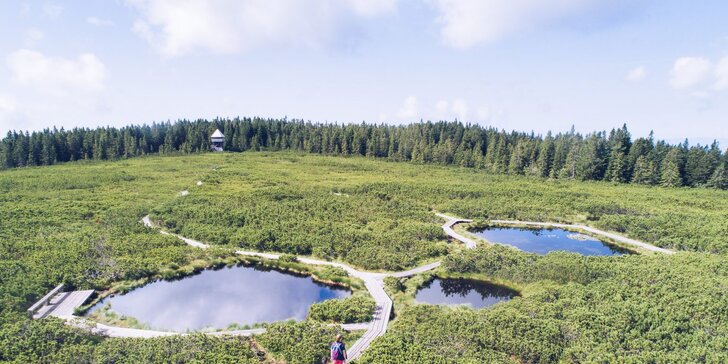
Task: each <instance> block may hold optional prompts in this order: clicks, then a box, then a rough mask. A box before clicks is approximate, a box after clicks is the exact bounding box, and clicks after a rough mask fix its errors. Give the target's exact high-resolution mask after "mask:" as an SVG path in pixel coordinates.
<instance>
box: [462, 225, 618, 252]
mask: <svg viewBox="0 0 728 364" xmlns="http://www.w3.org/2000/svg"><path fill="white" fill-rule="evenodd" d="M473 234H475V235H476V236H479V237H481V238H484V239H485V240H488V241H490V242H492V243H499V244H507V245H512V246H514V247H516V248H518V249H521V250H523V251H526V252H530V253H536V254H541V255H544V254H547V253H549V252H552V251H557V250H563V251H568V252H573V253H579V254H582V255H621V254H625V253H627V251H625V250H623V249H619V248H617V247H615V246H612V245H609V244H606V243H603V242H601V241H600V240H599V239H597V238H594V237H591V236H588V235H582V234H574V233H572V232H570V231H566V230H563V229H524V228H504V227H496V228H487V229H485V230H480V231H473Z"/></svg>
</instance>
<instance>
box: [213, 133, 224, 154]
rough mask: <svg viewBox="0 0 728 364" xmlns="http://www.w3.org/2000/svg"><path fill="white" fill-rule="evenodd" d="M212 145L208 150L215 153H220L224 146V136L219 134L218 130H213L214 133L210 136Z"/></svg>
mask: <svg viewBox="0 0 728 364" xmlns="http://www.w3.org/2000/svg"><path fill="white" fill-rule="evenodd" d="M210 141H211V142H212V145H211V146H210V149H212V150H213V151H215V152H222V147H223V145H225V135H223V134H222V133H221V132H220V129H215V132H214V133H212V135H211V136H210Z"/></svg>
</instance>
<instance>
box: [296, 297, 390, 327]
mask: <svg viewBox="0 0 728 364" xmlns="http://www.w3.org/2000/svg"><path fill="white" fill-rule="evenodd" d="M375 308H376V303H375V302H374V299H373V298H372V297H371V296H370V295H369V294H368V293H364V294H358V295H354V296H351V297H347V298H341V299H331V300H326V301H322V302H319V303H314V304H313V305H311V309H310V310H309V311H308V319H310V320H314V321H323V322H335V323H343V324H350V323H355V322H369V321H371V320H372V317H374V309H375Z"/></svg>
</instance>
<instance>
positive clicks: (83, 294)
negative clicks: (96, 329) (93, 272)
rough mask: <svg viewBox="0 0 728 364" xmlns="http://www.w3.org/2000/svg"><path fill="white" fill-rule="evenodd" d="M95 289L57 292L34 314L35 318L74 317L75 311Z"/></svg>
mask: <svg viewBox="0 0 728 364" xmlns="http://www.w3.org/2000/svg"><path fill="white" fill-rule="evenodd" d="M93 293H94V291H93V290H92V289H91V290H86V291H73V292H57V293H56V294H55V295H54V296H53V298H51V299H50V300H49V301H48V303H46V304H45V305H43V306H42V307H40V308H39V309H38V310H37V311H36V312H35V313H34V314H33V318H34V319H39V318H43V317H48V316H54V317H59V318H63V319H69V318H73V313H74V311H75V310H76V308H77V307H81V305H83V304H84V302H86V300H88V298H89V297H91V295H92V294H93Z"/></svg>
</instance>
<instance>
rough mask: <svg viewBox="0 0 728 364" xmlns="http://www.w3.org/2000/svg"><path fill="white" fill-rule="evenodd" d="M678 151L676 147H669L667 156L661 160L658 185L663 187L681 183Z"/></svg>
mask: <svg viewBox="0 0 728 364" xmlns="http://www.w3.org/2000/svg"><path fill="white" fill-rule="evenodd" d="M679 153H680V150H678V148H672V149H670V151H669V152H668V153H667V156H665V160H664V161H663V162H662V174H661V176H660V185H662V186H663V187H680V186H682V185H683V181H682V177H681V176H680V166H679V158H680V156H679Z"/></svg>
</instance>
